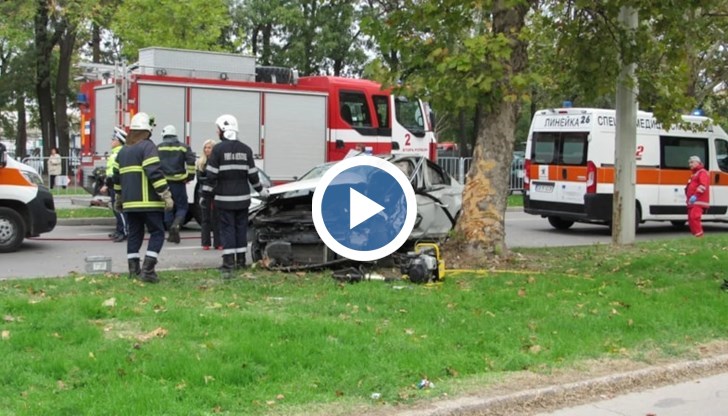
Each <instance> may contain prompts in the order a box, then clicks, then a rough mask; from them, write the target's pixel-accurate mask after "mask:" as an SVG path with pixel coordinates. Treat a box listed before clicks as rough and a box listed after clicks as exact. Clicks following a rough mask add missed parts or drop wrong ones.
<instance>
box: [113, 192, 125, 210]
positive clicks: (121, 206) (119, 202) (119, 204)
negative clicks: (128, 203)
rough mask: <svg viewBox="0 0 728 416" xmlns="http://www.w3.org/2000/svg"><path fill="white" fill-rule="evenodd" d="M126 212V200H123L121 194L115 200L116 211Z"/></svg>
mask: <svg viewBox="0 0 728 416" xmlns="http://www.w3.org/2000/svg"><path fill="white" fill-rule="evenodd" d="M123 210H124V200H123V199H121V194H120V193H119V194H117V195H116V199H115V200H114V211H116V212H121V211H123Z"/></svg>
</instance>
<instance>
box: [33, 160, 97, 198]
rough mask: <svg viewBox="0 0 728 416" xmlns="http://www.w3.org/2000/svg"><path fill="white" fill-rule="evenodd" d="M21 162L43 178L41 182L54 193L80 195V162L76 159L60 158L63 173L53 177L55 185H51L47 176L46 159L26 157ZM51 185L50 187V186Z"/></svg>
mask: <svg viewBox="0 0 728 416" xmlns="http://www.w3.org/2000/svg"><path fill="white" fill-rule="evenodd" d="M21 162H23V163H25V164H26V165H28V166H30V167H32V168H34V169H35V170H37V171H38V173H39V174H40V176H41V177H42V178H43V182H44V183H45V184H46V185H47V186H48V187H49V188H52V189H54V190H57V191H56V193H64V190H65V191H66V192H68V193H80V192H82V188H83V186H82V184H81V183H79V170H80V168H81V167H80V160H79V158H78V157H68V156H61V166H62V170H61V172H63V173H62V174H61V175H57V176H56V177H55V183H53V184H51V177H50V175H49V174H48V157H26V158H24V159H23V160H21ZM51 185H52V186H51Z"/></svg>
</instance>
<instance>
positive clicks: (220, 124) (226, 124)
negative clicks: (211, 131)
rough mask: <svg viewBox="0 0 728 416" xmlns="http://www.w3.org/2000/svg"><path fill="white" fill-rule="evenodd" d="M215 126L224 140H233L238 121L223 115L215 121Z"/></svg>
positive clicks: (233, 117)
mask: <svg viewBox="0 0 728 416" xmlns="http://www.w3.org/2000/svg"><path fill="white" fill-rule="evenodd" d="M215 125H216V126H217V128H219V129H220V131H221V132H222V134H223V136H224V137H225V138H226V139H235V136H236V135H237V132H238V119H236V118H235V116H232V115H230V114H223V115H221V116H220V117H218V118H217V120H215Z"/></svg>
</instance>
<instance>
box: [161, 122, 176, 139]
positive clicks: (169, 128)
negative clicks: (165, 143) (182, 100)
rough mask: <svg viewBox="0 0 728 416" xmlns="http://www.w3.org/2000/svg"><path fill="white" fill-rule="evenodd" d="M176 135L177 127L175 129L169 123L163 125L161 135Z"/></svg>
mask: <svg viewBox="0 0 728 416" xmlns="http://www.w3.org/2000/svg"><path fill="white" fill-rule="evenodd" d="M176 135H177V129H175V128H174V126H173V125H171V124H169V125H167V126H164V128H163V129H162V137H167V136H176Z"/></svg>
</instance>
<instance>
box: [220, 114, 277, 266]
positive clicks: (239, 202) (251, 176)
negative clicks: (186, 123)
mask: <svg viewBox="0 0 728 416" xmlns="http://www.w3.org/2000/svg"><path fill="white" fill-rule="evenodd" d="M215 125H216V126H217V134H218V136H219V137H220V143H218V144H217V145H215V147H213V148H212V153H210V157H209V158H208V160H207V169H206V170H207V185H208V186H209V188H208V189H211V190H212V191H211V195H209V197H212V198H213V201H214V204H215V207H216V208H217V209H218V215H219V220H220V240H221V241H222V247H223V251H222V267H221V268H220V270H221V272H222V277H223V278H224V279H229V278H231V277H232V273H233V271H234V269H236V268H237V269H242V268H245V267H246V261H245V253H246V252H247V247H248V241H247V232H248V207H249V206H250V185H252V186H253V188H255V190H257V191H258V193H259V194H260V197H261V198H262V199H266V198H267V197H268V190H267V189H265V188H264V187H263V185H262V183H261V182H260V178H259V175H258V168H256V167H255V161H254V160H253V151H252V150H251V149H250V147H248V145H246V144H245V143H243V142H241V141H239V140H238V120H237V119H236V118H235V117H234V116H232V115H229V114H225V115H222V116H220V117H218V118H217V120H216V121H215Z"/></svg>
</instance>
